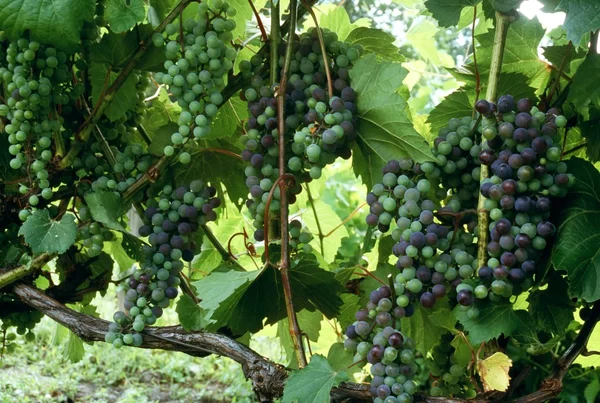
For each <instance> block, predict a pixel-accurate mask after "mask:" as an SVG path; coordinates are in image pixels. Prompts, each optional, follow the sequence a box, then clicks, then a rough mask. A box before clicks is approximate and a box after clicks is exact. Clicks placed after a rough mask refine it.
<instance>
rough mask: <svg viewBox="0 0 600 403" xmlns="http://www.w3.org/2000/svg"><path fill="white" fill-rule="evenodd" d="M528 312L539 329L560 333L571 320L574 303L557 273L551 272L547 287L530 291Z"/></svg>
mask: <svg viewBox="0 0 600 403" xmlns="http://www.w3.org/2000/svg"><path fill="white" fill-rule="evenodd" d="M527 301H529V312H530V315H531V319H533V320H534V321H536V322H537V324H538V327H539V328H540V329H544V330H545V331H548V332H552V333H554V334H555V335H556V334H561V333H563V332H564V330H565V329H566V328H567V326H569V323H571V321H572V320H573V311H574V310H575V304H574V303H573V302H572V301H571V299H570V298H569V293H568V283H567V282H566V281H565V279H564V278H563V277H562V276H561V275H559V274H558V273H553V275H552V277H550V279H549V281H548V288H546V289H545V290H540V289H537V290H535V291H532V292H530V294H529V298H527Z"/></svg>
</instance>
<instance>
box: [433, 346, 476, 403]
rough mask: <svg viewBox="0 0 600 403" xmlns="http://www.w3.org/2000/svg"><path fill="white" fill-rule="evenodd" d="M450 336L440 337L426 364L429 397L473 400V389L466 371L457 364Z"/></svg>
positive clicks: (474, 392) (474, 393)
mask: <svg viewBox="0 0 600 403" xmlns="http://www.w3.org/2000/svg"><path fill="white" fill-rule="evenodd" d="M451 341H452V335H450V334H445V335H443V336H442V339H441V340H440V343H439V344H438V345H437V346H435V347H434V348H433V350H432V352H431V359H430V360H428V362H427V364H428V365H427V369H428V371H429V374H430V376H429V379H428V383H429V388H430V389H429V395H430V396H433V397H441V396H445V397H461V398H466V399H469V398H473V397H475V395H476V391H475V387H474V385H473V383H472V382H471V379H470V378H469V376H468V375H467V369H466V368H465V367H464V366H463V365H460V364H459V363H458V362H457V358H456V356H455V352H456V349H455V348H454V347H453V346H452V345H451V344H450V343H451Z"/></svg>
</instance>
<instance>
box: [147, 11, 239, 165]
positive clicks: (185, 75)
mask: <svg viewBox="0 0 600 403" xmlns="http://www.w3.org/2000/svg"><path fill="white" fill-rule="evenodd" d="M235 13H236V10H235V8H234V7H231V6H229V4H227V3H226V2H223V0H211V1H209V2H202V3H199V4H198V16H197V18H195V19H193V18H190V19H187V20H185V21H183V22H182V24H181V27H180V26H179V24H169V25H167V26H166V28H165V32H164V34H163V35H160V34H156V35H155V36H154V37H153V38H152V41H153V43H154V45H156V46H164V45H165V42H166V46H165V54H166V57H167V59H168V60H167V61H166V62H165V64H164V67H165V70H166V72H159V73H157V74H155V76H154V77H155V79H156V81H157V82H158V83H160V84H165V85H167V86H168V87H169V91H170V92H171V93H172V94H173V95H174V96H175V97H177V102H178V104H179V105H180V106H181V108H182V111H181V114H180V115H179V119H178V122H177V123H178V125H179V130H178V131H177V132H176V133H173V134H172V135H171V143H172V144H171V145H167V146H166V147H165V149H164V153H165V155H167V156H170V155H173V154H174V153H175V151H176V148H178V147H181V146H182V145H183V144H184V143H185V142H187V141H188V139H189V138H194V139H203V138H206V136H207V135H208V133H209V131H210V123H211V120H212V119H213V118H214V117H215V116H216V114H217V111H218V109H219V105H221V104H222V103H223V95H222V94H221V90H222V89H223V87H224V85H225V77H226V76H227V73H228V72H229V71H230V70H231V69H232V68H233V61H234V60H235V58H236V55H237V53H236V51H235V49H234V48H232V47H231V46H230V45H229V43H230V42H231V40H232V39H233V35H232V33H231V31H232V30H233V29H235V22H234V21H233V20H231V19H227V16H229V17H232V16H234V15H235ZM179 161H180V162H181V163H183V164H187V163H189V162H190V154H189V153H187V152H181V153H180V154H179Z"/></svg>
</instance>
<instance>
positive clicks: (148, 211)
mask: <svg viewBox="0 0 600 403" xmlns="http://www.w3.org/2000/svg"><path fill="white" fill-rule="evenodd" d="M156 213H158V209H157V208H156V207H148V208H147V209H146V211H145V212H144V215H145V216H146V218H147V219H149V220H151V219H152V216H153V215H154V214H156Z"/></svg>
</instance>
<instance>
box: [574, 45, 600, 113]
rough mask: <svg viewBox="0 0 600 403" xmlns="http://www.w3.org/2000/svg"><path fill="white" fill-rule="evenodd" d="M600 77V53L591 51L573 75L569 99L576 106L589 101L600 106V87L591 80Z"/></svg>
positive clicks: (584, 104)
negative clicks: (591, 82)
mask: <svg viewBox="0 0 600 403" xmlns="http://www.w3.org/2000/svg"><path fill="white" fill-rule="evenodd" d="M598 78H600V55H598V54H595V53H589V54H588V55H587V57H586V58H585V60H584V61H583V63H582V64H581V66H579V68H578V69H577V72H576V73H575V75H574V76H573V81H572V83H571V89H570V90H569V97H568V100H569V101H571V102H573V104H574V105H575V107H576V108H580V107H582V106H586V105H588V104H589V103H592V104H593V105H596V106H600V88H598V86H596V85H590V80H594V79H598Z"/></svg>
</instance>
